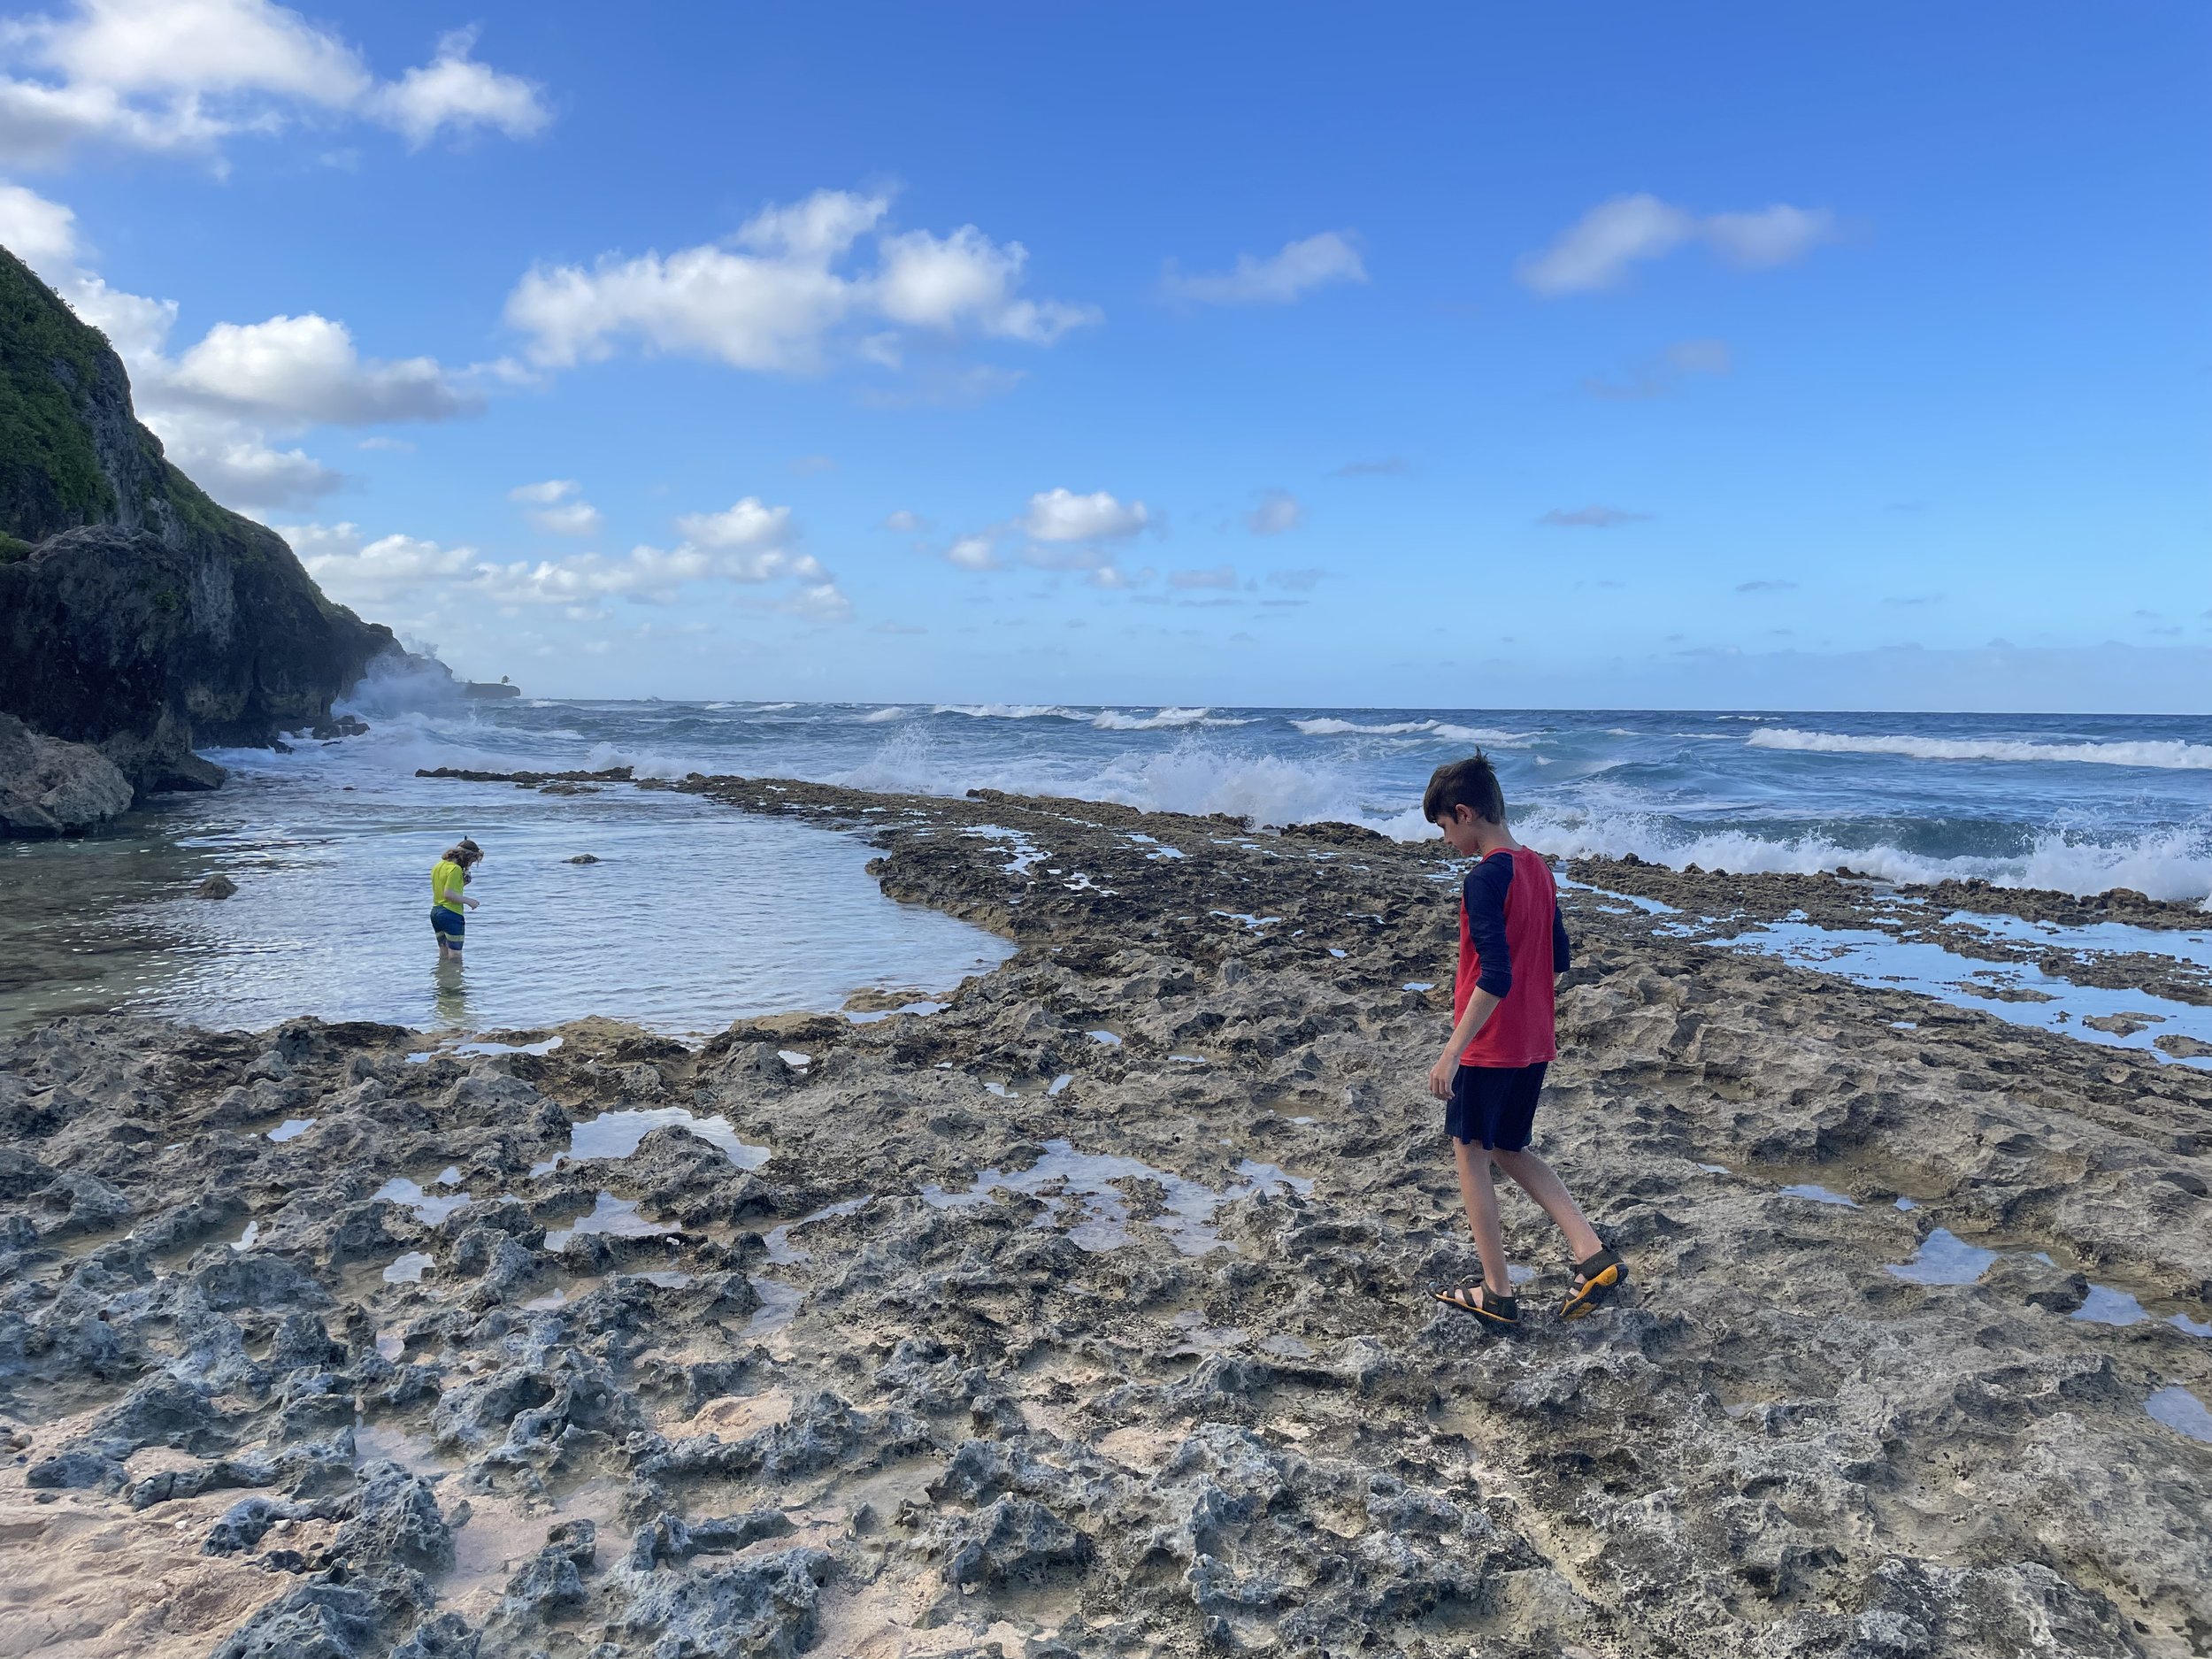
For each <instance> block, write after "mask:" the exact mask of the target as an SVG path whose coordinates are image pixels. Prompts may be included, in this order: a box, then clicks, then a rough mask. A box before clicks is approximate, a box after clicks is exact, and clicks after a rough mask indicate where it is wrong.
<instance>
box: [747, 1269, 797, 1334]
mask: <svg viewBox="0 0 2212 1659" xmlns="http://www.w3.org/2000/svg"><path fill="white" fill-rule="evenodd" d="M751 1284H752V1286H753V1289H754V1291H755V1293H756V1294H758V1296H759V1297H760V1306H759V1307H757V1308H756V1309H754V1310H753V1317H751V1318H749V1319H748V1320H747V1321H746V1322H745V1330H744V1333H743V1334H744V1335H746V1336H749V1337H761V1336H769V1335H772V1334H773V1333H776V1332H778V1331H780V1330H782V1329H783V1328H784V1326H786V1325H789V1324H790V1323H791V1322H792V1320H794V1319H795V1318H797V1317H798V1316H799V1308H800V1305H801V1304H802V1303H803V1302H805V1301H806V1292H804V1291H803V1290H801V1289H800V1288H799V1287H798V1286H796V1285H787V1284H785V1283H784V1282H783V1281H782V1280H781V1279H753V1280H752V1281H751Z"/></svg>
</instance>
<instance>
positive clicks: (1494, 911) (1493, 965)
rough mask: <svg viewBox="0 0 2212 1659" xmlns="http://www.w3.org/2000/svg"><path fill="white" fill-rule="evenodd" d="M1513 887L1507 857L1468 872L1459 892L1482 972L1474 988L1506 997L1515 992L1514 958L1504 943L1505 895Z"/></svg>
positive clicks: (1470, 936) (1511, 867)
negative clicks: (1507, 994) (1513, 989)
mask: <svg viewBox="0 0 2212 1659" xmlns="http://www.w3.org/2000/svg"><path fill="white" fill-rule="evenodd" d="M1512 885H1513V860H1512V858H1511V857H1510V856H1502V857H1490V858H1486V859H1484V860H1483V861H1482V862H1481V863H1480V864H1477V865H1476V866H1475V867H1474V868H1473V869H1472V870H1471V871H1469V872H1467V883H1466V885H1465V886H1464V887H1461V888H1460V890H1459V898H1460V902H1461V903H1463V904H1464V905H1465V906H1466V907H1467V937H1468V938H1469V939H1470V940H1471V941H1473V942H1474V947H1475V955H1476V956H1479V958H1480V959H1481V962H1482V971H1481V972H1480V974H1479V976H1478V977H1477V978H1476V979H1475V988H1476V989H1477V990H1480V991H1487V992H1489V993H1490V995H1493V996H1503V995H1505V994H1506V993H1507V992H1508V991H1509V990H1511V989H1512V988H1513V954H1512V952H1511V951H1510V950H1509V949H1507V947H1506V942H1505V895H1506V891H1507V889H1508V888H1509V887H1512Z"/></svg>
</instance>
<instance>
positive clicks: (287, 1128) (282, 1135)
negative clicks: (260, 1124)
mask: <svg viewBox="0 0 2212 1659" xmlns="http://www.w3.org/2000/svg"><path fill="white" fill-rule="evenodd" d="M321 1121H322V1119H321V1118H286V1119H285V1120H284V1121H283V1122H282V1123H280V1124H279V1125H277V1126H276V1127H275V1128H273V1129H272V1130H270V1131H269V1139H270V1140H272V1141H290V1140H294V1139H296V1137H298V1136H300V1135H303V1134H305V1133H307V1132H308V1131H309V1130H310V1129H312V1128H313V1127H314V1126H315V1125H317V1124H319V1123H320V1122H321Z"/></svg>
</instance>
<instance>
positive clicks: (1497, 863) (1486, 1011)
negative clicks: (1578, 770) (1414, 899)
mask: <svg viewBox="0 0 2212 1659" xmlns="http://www.w3.org/2000/svg"><path fill="white" fill-rule="evenodd" d="M1512 885H1513V861H1512V860H1511V859H1510V858H1486V859H1484V860H1483V861H1482V862H1481V863H1480V864H1477V865H1476V866H1475V867H1474V869H1473V870H1472V871H1471V872H1469V873H1468V876H1467V884H1466V886H1465V887H1464V888H1463V890H1462V892H1461V895H1460V902H1462V903H1463V904H1464V905H1465V906H1466V910H1467V937H1468V939H1469V941H1471V943H1472V944H1473V945H1474V948H1475V956H1476V959H1477V961H1478V962H1479V963H1480V964H1481V969H1482V972H1481V974H1480V976H1479V978H1478V979H1476V980H1475V989H1474V994H1473V995H1471V996H1470V997H1469V998H1468V999H1467V1009H1466V1011H1465V1012H1464V1013H1463V1014H1461V1015H1460V1017H1459V1019H1458V1021H1457V1023H1455V1025H1453V1026H1452V1034H1451V1038H1450V1040H1449V1041H1448V1042H1446V1044H1445V1045H1444V1053H1443V1056H1441V1057H1440V1059H1439V1060H1438V1061H1437V1063H1436V1064H1434V1065H1432V1066H1431V1067H1430V1068H1429V1093H1431V1094H1434V1095H1436V1096H1437V1097H1439V1098H1440V1099H1441V1098H1444V1097H1446V1096H1448V1095H1449V1094H1451V1092H1452V1073H1453V1072H1454V1071H1457V1070H1458V1069H1459V1056H1461V1055H1462V1054H1463V1053H1464V1052H1465V1051H1466V1048H1467V1045H1468V1044H1469V1043H1471V1042H1472V1041H1474V1040H1475V1034H1476V1033H1478V1032H1479V1031H1480V1030H1481V1029H1482V1028H1483V1025H1484V1024H1485V1023H1486V1021H1487V1020H1488V1019H1489V1018H1490V1016H1491V1013H1492V1012H1493V1011H1494V1010H1495V1009H1496V1008H1497V1006H1498V1004H1499V1003H1500V1002H1503V1001H1504V1000H1505V995H1506V993H1507V992H1508V991H1510V990H1511V989H1512V988H1513V953H1512V951H1511V950H1510V949H1509V948H1508V946H1507V944H1506V939H1505V895H1506V893H1507V892H1508V890H1509V889H1510V888H1511V887H1512Z"/></svg>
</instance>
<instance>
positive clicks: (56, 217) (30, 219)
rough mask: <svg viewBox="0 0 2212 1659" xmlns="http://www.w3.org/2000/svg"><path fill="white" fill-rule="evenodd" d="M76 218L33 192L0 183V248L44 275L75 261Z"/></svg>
mask: <svg viewBox="0 0 2212 1659" xmlns="http://www.w3.org/2000/svg"><path fill="white" fill-rule="evenodd" d="M76 221H77V215H76V214H75V212H74V211H72V210H71V209H69V208H66V207H64V206H63V205H62V204H60V203H59V202H50V201H48V200H47V199H46V198H45V197H44V196H40V195H39V194H38V193H37V192H36V191H34V190H27V189H25V188H23V187H22V186H21V185H19V184H9V183H7V182H5V181H4V180H0V248H5V249H6V250H8V251H9V252H10V253H12V254H13V255H14V256H15V257H17V258H19V259H20V260H22V261H23V263H24V264H25V265H28V266H30V267H31V269H32V270H34V271H37V272H40V273H44V272H46V271H49V270H54V269H58V268H61V267H64V266H66V265H69V264H71V263H72V262H73V261H74V260H75V258H76V257H77V222H76Z"/></svg>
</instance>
